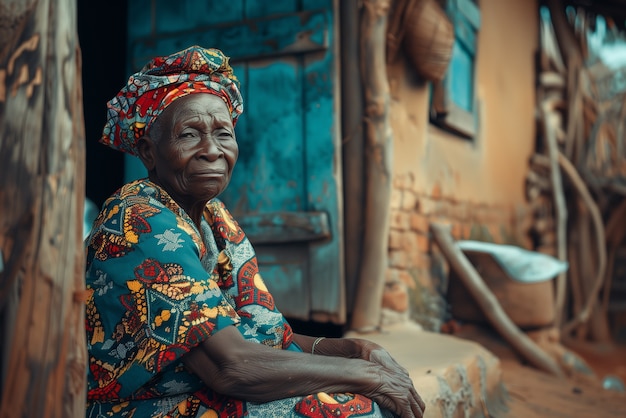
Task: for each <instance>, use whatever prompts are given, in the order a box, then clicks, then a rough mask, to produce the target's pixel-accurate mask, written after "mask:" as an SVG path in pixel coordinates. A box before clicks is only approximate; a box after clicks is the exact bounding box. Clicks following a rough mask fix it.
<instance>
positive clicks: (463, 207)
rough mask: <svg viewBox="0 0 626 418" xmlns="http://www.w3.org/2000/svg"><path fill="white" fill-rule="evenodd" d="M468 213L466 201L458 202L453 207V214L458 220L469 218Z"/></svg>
mask: <svg viewBox="0 0 626 418" xmlns="http://www.w3.org/2000/svg"><path fill="white" fill-rule="evenodd" d="M468 213H469V209H468V205H467V203H465V202H457V203H455V204H454V206H453V207H452V216H453V217H454V219H455V220H457V221H460V222H463V221H465V220H467V216H468Z"/></svg>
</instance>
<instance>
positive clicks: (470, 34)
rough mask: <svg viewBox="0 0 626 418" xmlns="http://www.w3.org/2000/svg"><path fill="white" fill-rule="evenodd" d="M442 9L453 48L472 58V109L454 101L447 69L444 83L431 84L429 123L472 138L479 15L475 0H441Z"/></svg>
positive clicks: (475, 126)
mask: <svg viewBox="0 0 626 418" xmlns="http://www.w3.org/2000/svg"><path fill="white" fill-rule="evenodd" d="M444 3H445V4H444V5H443V7H444V10H446V13H447V14H448V17H449V18H450V20H451V21H452V24H453V26H454V48H463V49H464V50H465V52H466V53H468V55H470V56H471V74H470V75H469V79H470V80H471V93H470V96H471V98H470V100H471V109H464V108H463V107H461V106H460V105H459V104H457V103H455V101H454V99H453V97H454V96H453V93H452V88H453V80H452V77H451V74H450V68H451V66H452V65H453V60H454V55H453V58H452V60H451V61H450V64H449V66H448V72H447V73H446V75H445V77H444V78H443V80H441V81H438V82H433V83H432V84H431V94H430V99H431V102H430V115H429V118H430V123H431V124H433V125H435V126H437V127H439V128H441V129H444V130H446V131H449V132H452V133H454V134H456V135H458V136H461V137H464V138H467V139H472V138H474V137H475V136H476V134H477V130H478V105H477V101H476V90H475V86H476V57H477V40H478V32H479V30H480V25H481V14H480V9H479V5H478V4H477V0H447V1H445V0H444Z"/></svg>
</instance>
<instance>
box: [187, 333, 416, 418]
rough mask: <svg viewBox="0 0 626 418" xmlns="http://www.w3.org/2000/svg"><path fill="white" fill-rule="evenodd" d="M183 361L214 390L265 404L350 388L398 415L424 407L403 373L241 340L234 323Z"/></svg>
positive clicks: (413, 413)
mask: <svg viewBox="0 0 626 418" xmlns="http://www.w3.org/2000/svg"><path fill="white" fill-rule="evenodd" d="M316 351H317V348H316ZM183 362H184V363H185V365H186V366H187V367H188V368H190V369H191V370H192V371H193V372H194V373H195V374H197V375H198V376H199V377H200V378H201V379H202V380H203V381H204V382H205V383H206V384H207V386H209V387H210V388H211V389H213V390H214V391H216V392H218V393H221V394H224V395H228V396H232V397H235V398H239V399H245V400H250V401H255V402H268V401H273V400H276V399H281V398H286V397H292V396H306V395H309V394H312V393H316V392H320V391H325V392H329V393H333V392H352V393H360V394H362V395H364V396H367V397H369V398H371V399H372V400H374V401H376V402H377V403H378V404H379V405H380V406H382V407H383V408H387V409H390V410H391V411H394V412H395V413H396V414H398V415H400V416H401V417H402V418H413V417H421V416H422V414H423V410H424V403H423V402H422V400H421V398H420V397H419V395H418V394H417V391H416V390H415V388H414V387H413V383H412V381H411V379H410V377H409V376H408V374H406V373H404V374H403V373H400V374H398V373H395V372H394V371H392V370H390V369H388V368H386V367H384V366H382V365H380V364H378V363H376V362H370V361H365V360H362V359H350V358H344V357H332V356H331V357H329V356H315V355H311V354H308V353H300V352H293V351H287V350H277V349H273V348H270V347H267V346H264V345H262V344H258V343H254V342H249V341H246V340H245V339H244V338H243V337H242V336H241V334H240V332H239V331H238V330H237V329H236V328H235V327H233V326H229V327H226V328H225V329H223V330H221V331H219V332H217V333H216V334H214V335H212V336H211V337H209V338H208V339H207V340H205V341H204V342H203V343H202V344H201V345H200V346H199V347H197V348H195V349H194V350H192V351H191V352H190V353H189V354H187V355H186V356H185V357H184V358H183Z"/></svg>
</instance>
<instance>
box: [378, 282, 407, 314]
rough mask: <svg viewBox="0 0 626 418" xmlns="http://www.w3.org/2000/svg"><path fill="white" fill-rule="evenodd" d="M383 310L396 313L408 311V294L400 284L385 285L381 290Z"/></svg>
mask: <svg viewBox="0 0 626 418" xmlns="http://www.w3.org/2000/svg"><path fill="white" fill-rule="evenodd" d="M382 305H383V308H387V309H391V310H393V311H396V312H406V311H407V310H408V309H409V294H408V292H407V289H406V286H405V285H404V284H403V283H402V282H394V283H389V284H387V285H385V288H384V290H383V303H382Z"/></svg>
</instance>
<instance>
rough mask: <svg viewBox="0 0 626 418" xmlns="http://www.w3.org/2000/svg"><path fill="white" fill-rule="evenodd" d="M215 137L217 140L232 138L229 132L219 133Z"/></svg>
mask: <svg viewBox="0 0 626 418" xmlns="http://www.w3.org/2000/svg"><path fill="white" fill-rule="evenodd" d="M217 137H218V138H219V139H223V140H228V139H231V138H232V137H233V134H231V133H230V132H221V133H220V134H219V135H218V136H217Z"/></svg>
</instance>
